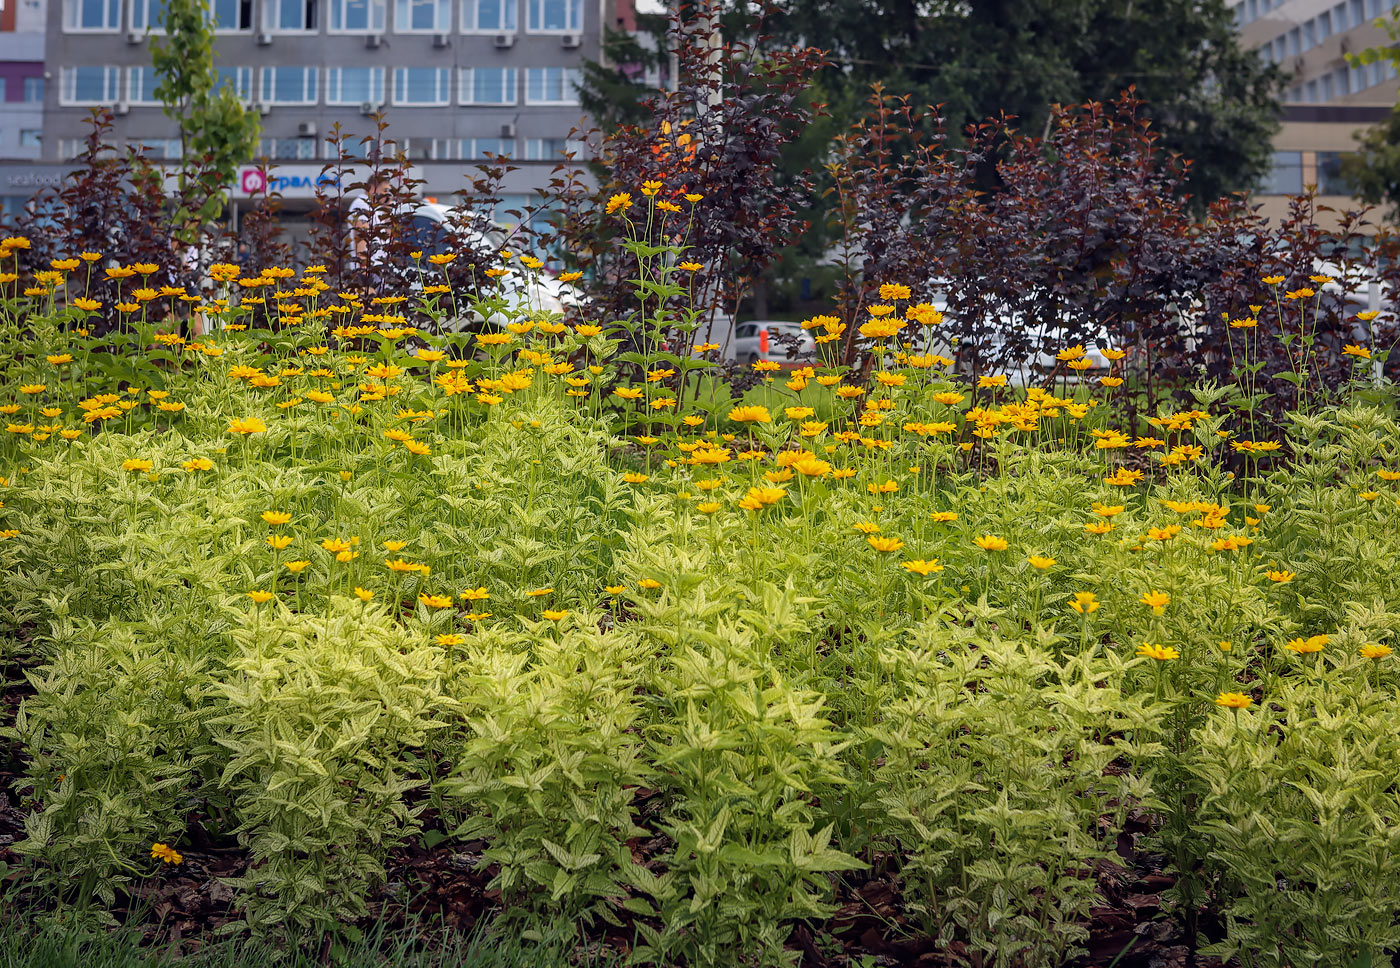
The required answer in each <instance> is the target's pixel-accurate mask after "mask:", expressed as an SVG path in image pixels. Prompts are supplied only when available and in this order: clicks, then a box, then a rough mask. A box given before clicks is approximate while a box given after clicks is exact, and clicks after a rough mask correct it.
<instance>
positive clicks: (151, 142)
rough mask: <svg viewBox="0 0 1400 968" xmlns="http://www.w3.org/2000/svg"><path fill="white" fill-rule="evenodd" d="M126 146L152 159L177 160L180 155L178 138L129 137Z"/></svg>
mask: <svg viewBox="0 0 1400 968" xmlns="http://www.w3.org/2000/svg"><path fill="white" fill-rule="evenodd" d="M126 146H127V147H128V148H130V149H131V150H132V151H135V152H137V153H138V154H142V155H145V156H146V157H147V158H149V159H151V160H152V161H175V160H178V159H179V157H180V140H179V139H178V138H128V139H127V142H126Z"/></svg>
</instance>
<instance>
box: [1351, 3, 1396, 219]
mask: <svg viewBox="0 0 1400 968" xmlns="http://www.w3.org/2000/svg"><path fill="white" fill-rule="evenodd" d="M1376 26H1378V27H1382V28H1384V29H1385V31H1386V33H1388V34H1389V35H1390V41H1391V42H1390V44H1388V45H1386V46H1384V47H1370V48H1367V49H1366V50H1363V51H1362V52H1361V53H1359V54H1348V55H1347V60H1348V61H1349V62H1350V63H1351V65H1352V66H1353V67H1360V66H1362V65H1365V64H1375V63H1378V62H1381V61H1386V62H1389V63H1390V64H1391V66H1393V67H1396V68H1400V47H1397V46H1395V45H1397V44H1400V12H1392V13H1391V14H1389V15H1388V16H1385V17H1382V18H1381V19H1379V20H1377V21H1376ZM1356 140H1357V152H1356V154H1355V155H1353V156H1352V157H1350V158H1347V159H1345V160H1344V161H1343V162H1342V177H1343V178H1345V179H1346V180H1347V182H1349V183H1350V185H1351V189H1352V191H1353V192H1355V193H1356V196H1357V197H1358V198H1360V199H1362V200H1363V201H1366V202H1369V203H1370V204H1372V205H1382V204H1384V205H1389V206H1390V211H1389V212H1388V213H1387V214H1388V217H1389V218H1390V220H1391V221H1400V103H1397V104H1396V105H1395V107H1393V108H1392V109H1391V111H1390V117H1388V118H1386V119H1385V120H1384V121H1382V122H1381V123H1380V124H1376V125H1372V126H1371V127H1369V128H1367V129H1366V130H1364V131H1360V132H1358V133H1357V135H1356Z"/></svg>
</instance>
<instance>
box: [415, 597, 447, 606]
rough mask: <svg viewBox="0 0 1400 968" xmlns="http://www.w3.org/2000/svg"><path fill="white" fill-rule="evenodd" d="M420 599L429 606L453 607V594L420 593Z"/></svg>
mask: <svg viewBox="0 0 1400 968" xmlns="http://www.w3.org/2000/svg"><path fill="white" fill-rule="evenodd" d="M418 600H419V601H420V602H422V603H423V604H424V605H426V606H428V607H429V608H451V607H452V596H451V595H428V594H422V595H419V596H418Z"/></svg>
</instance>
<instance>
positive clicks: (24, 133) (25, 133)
mask: <svg viewBox="0 0 1400 968" xmlns="http://www.w3.org/2000/svg"><path fill="white" fill-rule="evenodd" d="M43 137H44V136H43V133H42V132H40V130H39V129H38V128H20V129H19V146H20V147H21V148H37V147H39V145H40V144H41V142H42V139H43Z"/></svg>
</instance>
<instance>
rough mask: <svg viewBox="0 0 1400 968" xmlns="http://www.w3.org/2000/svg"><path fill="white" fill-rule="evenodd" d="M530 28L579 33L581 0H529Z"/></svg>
mask: <svg viewBox="0 0 1400 968" xmlns="http://www.w3.org/2000/svg"><path fill="white" fill-rule="evenodd" d="M529 4H530V29H531V30H533V31H549V30H553V31H558V32H560V33H575V34H576V33H579V32H581V31H582V30H583V0H529Z"/></svg>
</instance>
